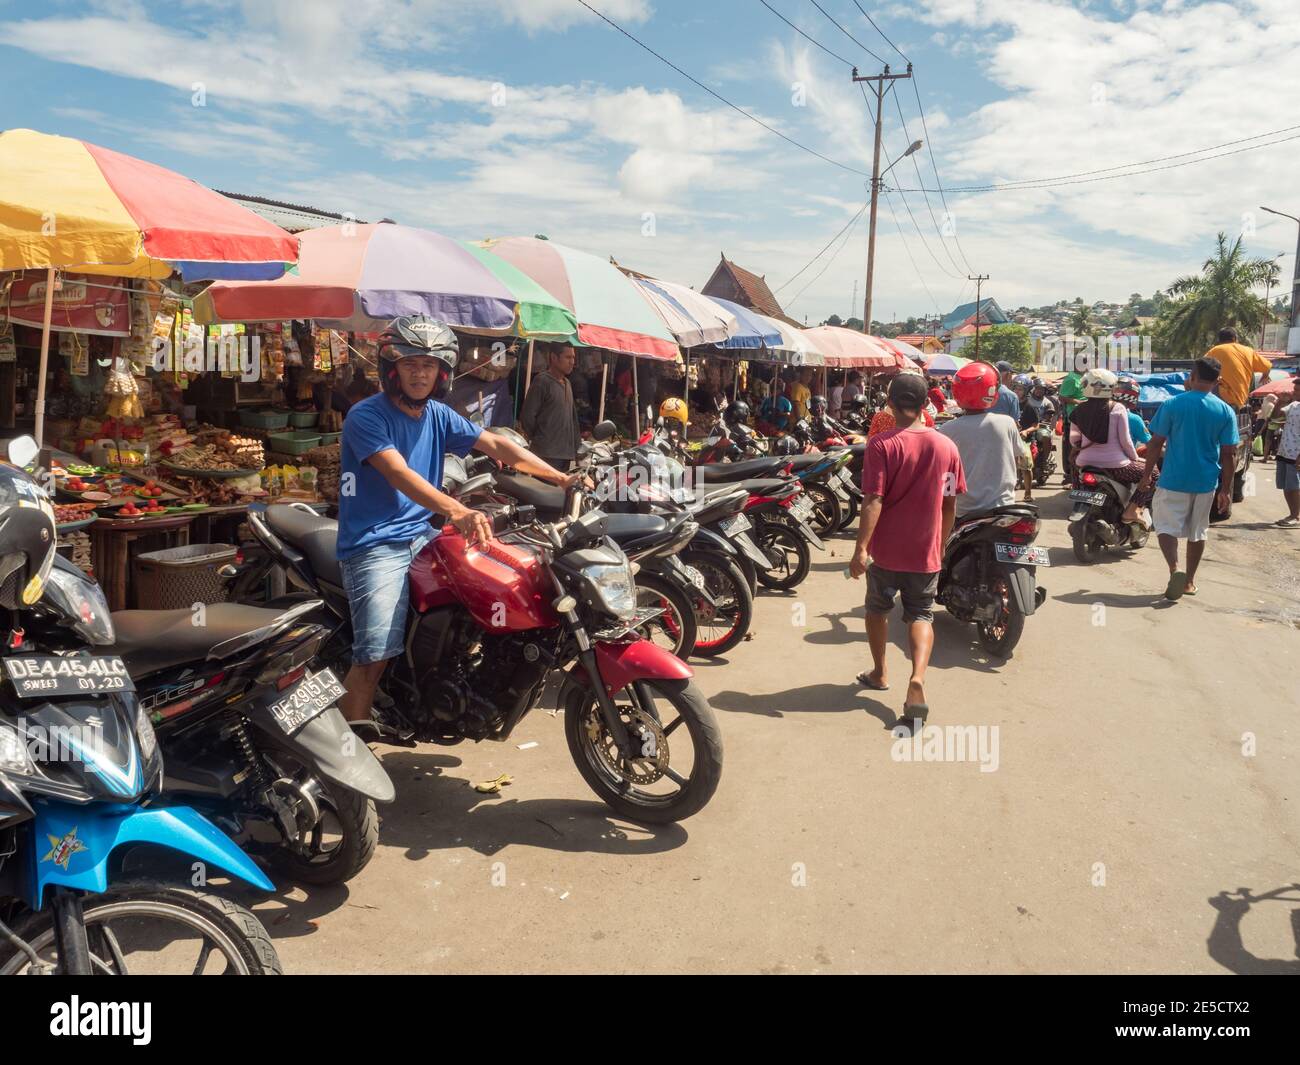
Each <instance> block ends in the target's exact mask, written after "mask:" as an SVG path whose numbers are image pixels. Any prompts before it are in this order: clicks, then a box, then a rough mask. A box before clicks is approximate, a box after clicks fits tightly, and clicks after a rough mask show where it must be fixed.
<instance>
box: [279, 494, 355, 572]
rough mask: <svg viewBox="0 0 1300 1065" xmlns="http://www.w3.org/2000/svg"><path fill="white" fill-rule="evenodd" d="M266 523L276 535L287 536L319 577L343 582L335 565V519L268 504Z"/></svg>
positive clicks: (337, 534) (336, 544) (337, 531)
mask: <svg viewBox="0 0 1300 1065" xmlns="http://www.w3.org/2000/svg"><path fill="white" fill-rule="evenodd" d="M266 524H267V525H268V526H269V527H270V529H271V531H272V532H273V533H275V535H276V536H278V537H280V538H281V539H283V540H287V541H288V542H289V543H291V544H292V545H293V546H294V547H296V548H297V549H298V550H299V551H301V552H302V553H303V554H304V555H306V556H307V561H308V562H309V563H310V564H311V568H312V571H313V572H314V573H315V574H316V576H318V577H320V578H321V580H325V581H329V582H330V583H331V584H336V585H338V586H339V587H342V586H343V573H342V571H341V570H340V569H339V560H338V538H339V523H338V522H336V521H334V520H332V519H330V518H322V517H321V516H320V515H319V514H309V513H307V512H306V511H305V510H300V509H299V508H298V507H290V506H284V505H283V504H272V505H271V506H269V507H267V508H266Z"/></svg>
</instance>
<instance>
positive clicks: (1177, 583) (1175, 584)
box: [1165, 570, 1187, 602]
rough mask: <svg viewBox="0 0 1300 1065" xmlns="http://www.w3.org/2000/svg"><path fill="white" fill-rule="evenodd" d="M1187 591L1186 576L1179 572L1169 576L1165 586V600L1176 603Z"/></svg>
mask: <svg viewBox="0 0 1300 1065" xmlns="http://www.w3.org/2000/svg"><path fill="white" fill-rule="evenodd" d="M1186 590H1187V574H1186V573H1183V572H1182V570H1179V571H1178V572H1177V573H1174V574H1171V575H1170V577H1169V583H1168V584H1167V585H1165V598H1166V599H1169V600H1171V601H1174V602H1176V601H1177V600H1179V599H1181V598H1182V597H1183V592H1185V591H1186Z"/></svg>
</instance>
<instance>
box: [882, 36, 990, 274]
mask: <svg viewBox="0 0 1300 1065" xmlns="http://www.w3.org/2000/svg"><path fill="white" fill-rule="evenodd" d="M882 36H883V34H882ZM912 91H913V92H915V93H916V109H917V110H918V111H919V112H920V113H921V133H922V135H923V136H924V137H925V150H926V151H927V152H928V153H929V156H930V169H931V170H933V171H934V183H935V185H937V186H938V188H939V201H940V202H941V203H942V204H943V210H944V213H945V214H946V215H947V216H948V217H949V218H954V217H955V216H954V215H953V213H952V211H951V209H950V208H949V207H948V197H947V196H946V195H945V194H944V191H943V182H942V181H941V180H940V179H939V161H938V160H937V159H936V158H935V157H934V145H933V143H932V142H931V140H930V127H929V124H928V123H927V122H926V121H925V105H924V104H922V103H921V90H920V89H919V88H917V83H916V77H915V74H914V75H913V78H912ZM916 179H917V181H918V182H920V183H921V184H922V185H924V184H925V182H924V181H921V174H920V170H919V168H918V170H917V175H916ZM926 202H927V203H928V202H929V201H928V200H927V201H926ZM952 239H953V243H954V244H956V245H957V251H958V252H959V253H960V254H961V261H962V262H964V263H965V264H966V269H967V271H970V270H972V269H973V267H972V266H971V264H970V259H969V258H967V256H966V249H965V248H963V247H962V246H961V237H959V236H958V235H957V229H956V227H955V226H954V227H953V231H952Z"/></svg>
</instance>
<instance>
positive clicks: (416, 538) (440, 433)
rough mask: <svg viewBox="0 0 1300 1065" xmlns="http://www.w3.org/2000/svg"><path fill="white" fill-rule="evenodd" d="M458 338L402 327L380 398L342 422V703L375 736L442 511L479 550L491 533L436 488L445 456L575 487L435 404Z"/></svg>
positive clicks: (444, 329)
mask: <svg viewBox="0 0 1300 1065" xmlns="http://www.w3.org/2000/svg"><path fill="white" fill-rule="evenodd" d="M458 357H459V344H458V342H457V340H456V334H455V333H453V332H452V331H451V329H450V328H449V327H448V326H447V325H445V324H444V323H442V322H438V321H434V320H433V319H431V318H426V317H425V316H424V315H419V314H417V315H411V316H406V317H401V318H395V319H394V320H393V321H392V322H391V323H390V324H389V326H388V328H387V329H385V330H384V331H383V333H381V334H380V337H379V360H380V374H381V381H382V384H383V391H382V392H380V393H379V394H378V395H375V396H371V397H370V398H369V399H363V400H362V401H361V402H360V403H357V404H355V405H354V406H353V407H352V408H351V409H350V410H349V411H348V415H347V418H346V420H345V421H344V423H343V441H342V448H341V452H342V453H341V456H340V465H341V476H340V479H339V535H338V557H339V568H340V569H341V570H342V571H343V586H344V589H345V590H346V591H347V594H348V604H349V606H350V607H351V611H352V668H351V669H349V670H348V675H347V677H346V678H345V679H344V681H343V686H344V688H346V689H347V692H346V694H345V695H344V696H343V698H342V699H340V700H339V708H340V709H341V710H342V711H343V716H344V717H346V718H347V719H348V720H349V721H351V722H354V723H356V724H357V725H363V726H366V727H371V728H374V727H376V726H374V725H373V722H372V718H371V707H372V705H373V703H374V698H375V689H376V687H377V686H378V684H379V680H380V678H381V677H382V676H383V673H384V667H385V666H387V665H388V660H389V659H390V658H395V657H396V656H397V655H398V654H400V653H401V650H402V641H403V636H404V629H405V624H406V608H407V599H408V583H407V571H408V570H409V569H410V568H411V563H412V562H413V561H414V559H415V556H416V555H418V554H419V553H420V551H421V550H423V548H424V546H425V545H426V544H427V543H428V542H429V541H430V539H432V538H433V536H434V535H436V533H435V531H434V530H433V529H432V528H430V526H429V519H430V518H431V517H432V516H433V514H434V513H435V512H436V513H438V514H441V515H443V517H444V518H445V519H446V522H447V524H449V525H452V526H454V527H455V528H456V529H457V530H458V531H459V532H460V533H461V534H463V535H464V536H465V537H466V539H468V540H469V541H470V542H471V543H477V542H481V541H484V540H487V539H488V538H490V537H491V535H492V526H491V524H490V523H489V522H488V520H487V516H486V515H485V514H483V512H482V511H478V510H472V509H470V508H469V507H467V506H465V505H464V504H463V503H461V502H459V501H458V500H456V499H454V498H453V497H452V496H449V495H447V494H445V493H444V492H441V491H439V490H438V488H437V487H436V486H437V485H439V484H441V483H442V460H443V458H444V456H445V455H446V454H447V453H449V452H450V453H451V454H454V455H465V454H468V453H469V452H470V450H471V449H472V450H475V451H481V452H482V453H483V454H485V455H488V456H490V457H492V458H494V459H496V460H497V461H498V462H500V463H501V464H502V465H504V466H513V467H514V468H515V469H517V470H519V471H520V472H522V473H529V474H532V475H533V476H534V477H538V478H541V479H542V480H544V481H549V482H550V483H551V484H557V485H562V486H564V487H566V488H567V487H569V486H570V485H571V484H572V483H573V482H574V481H576V480H577V478H578V474H576V473H575V474H572V475H569V476H566V475H565V474H563V473H561V472H560V471H559V470H556V469H554V468H553V467H551V466H549V465H548V464H547V463H545V462H543V461H542V460H541V459H539V458H538V457H537V456H536V455H534V454H533V453H532V452H531V451H528V450H526V449H525V448H522V447H520V446H519V445H518V444H515V443H513V442H511V441H510V440H507V439H506V438H505V437H504V436H498V435H497V434H495V433H480V432H479V428H478V426H476V425H474V424H473V423H472V422H470V421H467V420H466V419H465V418H463V417H462V416H461V415H459V414H457V413H456V412H455V411H454V410H452V409H451V408H450V407H448V406H447V405H446V404H444V403H440V402H438V400H437V399H435V398H434V396H435V395H438V394H441V393H442V391H443V390H444V389H445V387H446V382H447V379H448V378H449V377H450V374H451V371H452V370H454V369H455V368H456V362H457V359H458Z"/></svg>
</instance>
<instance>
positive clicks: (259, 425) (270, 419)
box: [239, 410, 289, 429]
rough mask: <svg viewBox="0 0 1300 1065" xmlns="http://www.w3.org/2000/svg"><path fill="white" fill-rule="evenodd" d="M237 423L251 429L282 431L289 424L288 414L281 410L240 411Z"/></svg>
mask: <svg viewBox="0 0 1300 1065" xmlns="http://www.w3.org/2000/svg"><path fill="white" fill-rule="evenodd" d="M239 422H240V424H241V425H247V426H248V427H249V428H252V429H284V428H286V427H287V426H288V424H289V413H288V411H282V410H280V411H275V410H269V411H257V410H241V411H240V412H239Z"/></svg>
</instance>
